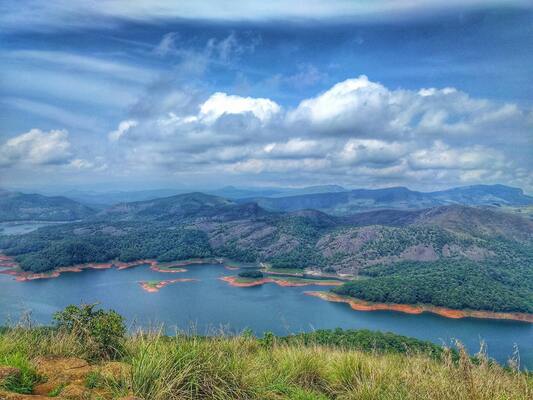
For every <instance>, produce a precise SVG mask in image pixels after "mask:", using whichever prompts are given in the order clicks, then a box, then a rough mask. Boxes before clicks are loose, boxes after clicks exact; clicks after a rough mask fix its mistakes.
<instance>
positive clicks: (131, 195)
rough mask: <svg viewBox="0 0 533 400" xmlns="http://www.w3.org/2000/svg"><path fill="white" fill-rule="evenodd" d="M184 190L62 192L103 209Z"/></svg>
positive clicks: (64, 194)
mask: <svg viewBox="0 0 533 400" xmlns="http://www.w3.org/2000/svg"><path fill="white" fill-rule="evenodd" d="M182 192H183V191H182V190H179V189H154V190H138V191H111V192H95V191H84V190H71V191H68V192H65V193H61V194H62V195H63V196H65V197H68V198H69V199H72V200H75V201H77V202H79V203H83V204H86V205H88V206H90V207H96V208H100V209H101V208H105V207H109V206H111V205H113V204H117V203H125V202H132V201H145V200H152V199H157V198H160V197H168V196H173V195H176V194H179V193H182Z"/></svg>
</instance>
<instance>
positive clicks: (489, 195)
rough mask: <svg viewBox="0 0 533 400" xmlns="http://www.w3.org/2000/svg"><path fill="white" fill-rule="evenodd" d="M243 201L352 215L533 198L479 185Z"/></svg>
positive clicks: (524, 201)
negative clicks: (438, 189) (433, 189)
mask: <svg viewBox="0 0 533 400" xmlns="http://www.w3.org/2000/svg"><path fill="white" fill-rule="evenodd" d="M239 201H240V202H249V201H254V202H257V203H258V204H259V205H260V206H261V207H264V208H265V209H268V210H272V211H296V210H301V209H306V208H312V209H317V210H320V211H324V212H326V213H329V214H333V215H350V214H355V213H358V212H363V211H368V210H381V209H400V210H418V209H423V208H430V207H436V206H441V205H451V204H462V205H470V206H496V207H498V206H527V205H531V204H533V197H531V196H527V195H526V194H524V192H523V191H522V189H518V188H512V187H508V186H504V185H475V186H465V187H458V188H452V189H449V190H443V191H437V192H418V191H413V190H410V189H408V188H405V187H393V188H385V189H355V190H350V191H346V192H333V193H317V194H307V195H298V196H288V197H277V198H265V197H254V198H246V199H239Z"/></svg>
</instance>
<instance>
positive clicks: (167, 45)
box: [154, 32, 178, 56]
mask: <svg viewBox="0 0 533 400" xmlns="http://www.w3.org/2000/svg"><path fill="white" fill-rule="evenodd" d="M177 38H178V34H177V33H176V32H169V33H165V34H164V35H163V37H162V38H161V41H160V42H159V44H158V45H157V46H156V47H155V49H154V53H155V54H157V55H159V56H166V55H167V54H169V53H173V52H175V51H176V43H175V41H176V39H177Z"/></svg>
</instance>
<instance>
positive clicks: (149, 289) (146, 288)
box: [139, 278, 197, 293]
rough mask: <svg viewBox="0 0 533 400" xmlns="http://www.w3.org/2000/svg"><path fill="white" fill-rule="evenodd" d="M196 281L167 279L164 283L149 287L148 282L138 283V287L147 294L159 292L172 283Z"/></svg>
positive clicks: (193, 280) (192, 280) (190, 279)
mask: <svg viewBox="0 0 533 400" xmlns="http://www.w3.org/2000/svg"><path fill="white" fill-rule="evenodd" d="M195 281H197V279H192V278H179V279H169V280H166V281H160V282H159V283H157V284H156V285H151V284H150V282H148V281H140V282H139V285H141V288H142V289H143V290H144V291H146V292H148V293H156V292H159V290H160V289H162V288H164V287H165V286H168V285H171V284H173V283H177V282H195Z"/></svg>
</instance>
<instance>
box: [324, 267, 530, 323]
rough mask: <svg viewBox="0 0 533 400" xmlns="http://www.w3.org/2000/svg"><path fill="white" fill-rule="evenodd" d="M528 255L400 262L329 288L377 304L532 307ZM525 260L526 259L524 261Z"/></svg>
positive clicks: (499, 308) (495, 308) (514, 309)
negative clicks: (511, 259)
mask: <svg viewBox="0 0 533 400" xmlns="http://www.w3.org/2000/svg"><path fill="white" fill-rule="evenodd" d="M532 262H533V260H531V259H529V261H528V260H527V259H524V260H523V261H522V262H517V263H516V264H511V263H509V264H506V265H502V264H501V261H498V262H485V263H482V264H481V263H474V262H472V261H469V260H461V261H458V260H453V261H448V260H442V261H435V262H402V263H399V264H396V265H394V266H391V265H380V266H376V267H373V268H368V269H365V270H363V271H362V273H363V274H366V275H368V276H369V277H370V278H369V279H364V280H358V281H352V282H349V283H346V284H345V285H343V286H341V287H338V288H335V289H333V291H334V292H335V293H337V294H341V295H346V296H351V297H355V298H358V299H362V300H368V301H374V302H381V303H402V304H417V303H422V304H433V305H436V306H444V307H450V308H455V309H467V308H468V309H474V310H490V311H503V312H528V313H531V312H533V281H532V279H531V268H530V267H529V266H528V265H531V263H532ZM527 263H529V264H527Z"/></svg>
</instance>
